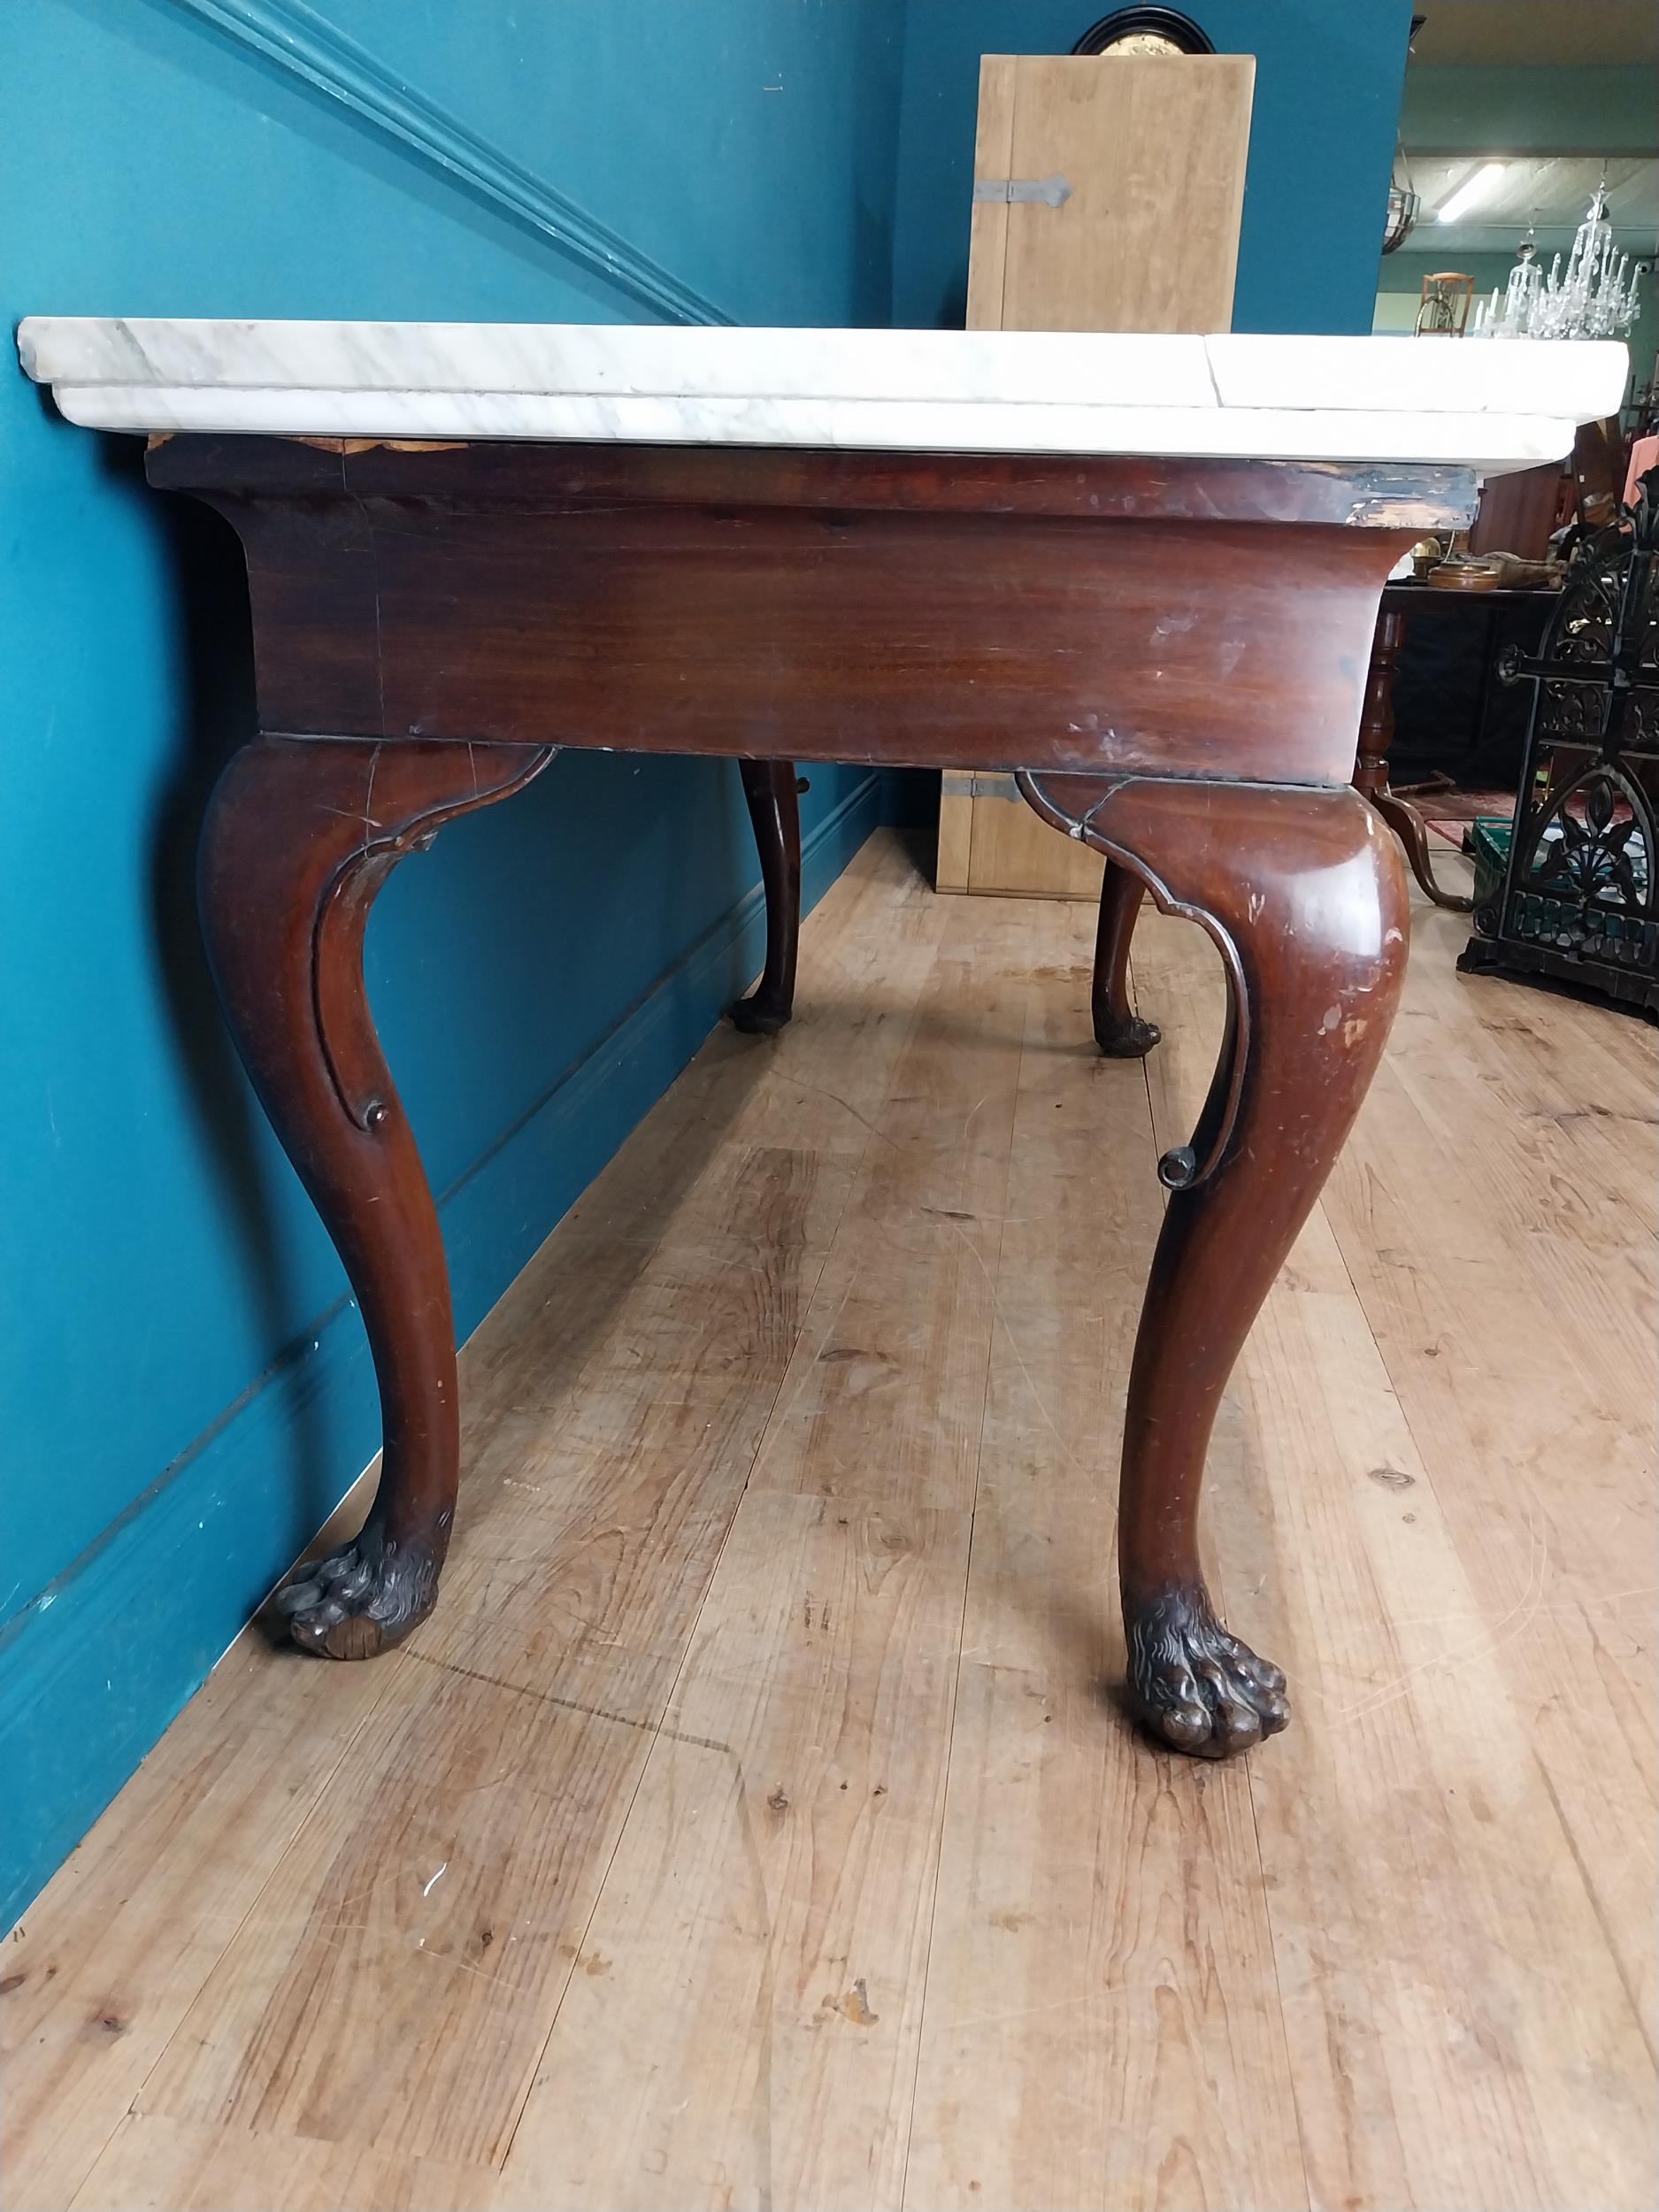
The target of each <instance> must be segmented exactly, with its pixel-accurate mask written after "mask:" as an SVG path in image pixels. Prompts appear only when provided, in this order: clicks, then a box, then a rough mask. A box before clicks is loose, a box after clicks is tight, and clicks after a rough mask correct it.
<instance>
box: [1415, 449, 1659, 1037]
mask: <svg viewBox="0 0 1659 2212" xmlns="http://www.w3.org/2000/svg"><path fill="white" fill-rule="evenodd" d="M1499 673H1500V675H1501V676H1502V679H1503V680H1504V681H1505V682H1506V683H1515V682H1518V681H1523V680H1530V681H1531V682H1532V685H1533V687H1534V688H1533V695H1532V717H1531V719H1530V721H1529V724H1528V726H1527V741H1526V752H1525V760H1524V763H1523V767H1522V775H1521V787H1520V793H1519V795H1518V797H1517V801H1516V809H1515V823H1514V827H1513V830H1512V833H1511V835H1510V840H1509V859H1508V864H1507V865H1506V867H1505V869H1504V872H1503V878H1502V887H1500V888H1498V889H1497V892H1496V896H1495V899H1494V897H1493V896H1491V895H1481V896H1478V898H1477V903H1476V907H1475V931H1476V934H1475V935H1474V936H1473V937H1471V939H1470V941H1469V945H1468V948H1467V949H1466V950H1465V952H1464V953H1463V957H1462V959H1460V961H1459V962H1458V965H1459V967H1461V968H1463V969H1465V970H1468V971H1474V972H1479V971H1482V970H1489V969H1494V968H1502V969H1507V970H1510V971H1513V972H1519V973H1522V974H1532V975H1548V976H1554V977H1555V978H1557V979H1562V980H1566V981H1572V982H1578V983H1582V984H1589V985H1592V986H1593V987H1594V988H1596V989H1597V990H1601V991H1604V992H1606V993H1608V994H1609V995H1611V996H1612V997H1614V998H1617V999H1621V1000H1624V1001H1626V1002H1631V1003H1633V1004H1635V1005H1638V1006H1641V1007H1644V1008H1647V1009H1649V1010H1659V866H1656V865H1655V858H1656V856H1655V837H1654V824H1655V814H1656V812H1659V807H1656V805H1655V800H1656V799H1659V469H1650V470H1649V471H1648V472H1647V475H1646V476H1644V477H1643V478H1642V480H1641V484H1640V498H1639V500H1638V503H1637V505H1636V507H1635V509H1634V510H1633V511H1625V513H1624V515H1623V517H1622V518H1621V519H1620V520H1619V521H1618V522H1617V523H1614V524H1612V525H1611V526H1609V527H1608V528H1606V529H1603V530H1600V531H1597V532H1595V533H1594V534H1592V535H1590V536H1587V537H1586V538H1585V539H1584V540H1583V541H1581V542H1580V544H1579V545H1578V549H1576V551H1575V552H1574V554H1573V556H1572V558H1571V562H1570V564H1569V566H1568V572H1567V580H1566V583H1565V584H1564V586H1563V589H1562V595H1561V603H1560V605H1559V606H1558V607H1557V608H1556V609H1555V612H1554V613H1553V614H1552V615H1551V617H1550V619H1549V623H1548V627H1547V628H1546V630H1545V632H1544V637H1543V642H1542V645H1541V646H1540V651H1539V655H1538V657H1537V659H1536V660H1531V659H1527V658H1525V657H1523V656H1521V655H1519V654H1517V653H1513V652H1511V653H1509V654H1507V655H1506V656H1505V657H1504V660H1503V661H1502V663H1501V664H1500V667H1499Z"/></svg>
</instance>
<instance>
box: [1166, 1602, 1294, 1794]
mask: <svg viewBox="0 0 1659 2212" xmlns="http://www.w3.org/2000/svg"><path fill="white" fill-rule="evenodd" d="M1128 1631H1129V1703H1130V1706H1131V1708H1132V1709H1133V1712H1134V1714H1135V1717H1136V1718H1137V1719H1138V1720H1140V1721H1141V1723H1142V1724H1143V1725H1144V1726H1146V1727H1147V1728H1148V1729H1150V1731H1151V1732H1152V1733H1153V1734H1154V1735H1155V1736H1157V1737H1160V1738H1161V1739H1162V1740H1163V1741H1164V1742H1165V1743H1166V1744H1169V1745H1171V1747H1173V1748H1174V1749H1175V1750H1177V1751H1187V1752H1190V1753H1192V1754H1193V1755H1194V1757H1196V1758H1200V1759H1225V1758H1230V1757H1231V1756H1232V1755H1233V1754H1234V1753H1235V1752H1240V1751H1248V1749H1249V1748H1250V1747H1251V1745H1252V1744H1256V1743H1260V1741H1261V1740H1262V1738H1263V1736H1273V1735H1277V1734H1278V1732H1279V1730H1280V1729H1281V1728H1283V1727H1284V1725H1285V1724H1286V1722H1287V1721H1288V1720H1289V1718H1290V1708H1289V1706H1288V1705H1287V1704H1286V1702H1285V1678H1284V1676H1283V1675H1282V1674H1281V1673H1280V1672H1279V1669H1278V1668H1277V1667H1276V1666H1274V1665H1273V1664H1272V1663H1271V1661H1270V1660H1266V1659H1258V1658H1257V1657H1256V1654H1255V1653H1254V1652H1253V1651H1252V1650H1251V1649H1250V1647H1249V1646H1248V1644H1246V1643H1242V1642H1240V1640H1239V1638H1238V1637H1236V1636H1233V1635H1230V1634H1229V1633H1228V1632H1227V1631H1226V1630H1225V1628H1224V1627H1223V1626H1222V1624H1221V1623H1220V1622H1219V1621H1218V1620H1217V1618H1216V1616H1215V1614H1214V1612H1213V1611H1212V1609H1211V1608H1210V1598H1209V1594H1208V1593H1207V1592H1206V1591H1205V1589H1204V1586H1203V1585H1202V1583H1200V1584H1198V1585H1196V1586H1194V1587H1190V1588H1177V1589H1172V1590H1167V1591H1165V1592H1164V1594H1163V1596H1162V1597H1160V1598H1157V1599H1156V1600H1155V1601H1153V1602H1152V1603H1151V1604H1150V1605H1148V1606H1145V1607H1142V1608H1141V1609H1138V1610H1131V1611H1130V1612H1129V1614H1128Z"/></svg>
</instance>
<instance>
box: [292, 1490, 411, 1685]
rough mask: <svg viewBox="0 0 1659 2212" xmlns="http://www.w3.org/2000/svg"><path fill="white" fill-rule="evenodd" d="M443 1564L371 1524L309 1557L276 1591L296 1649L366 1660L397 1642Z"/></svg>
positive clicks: (400, 1641)
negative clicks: (336, 1546)
mask: <svg viewBox="0 0 1659 2212" xmlns="http://www.w3.org/2000/svg"><path fill="white" fill-rule="evenodd" d="M441 1565H442V1559H441V1557H439V1556H436V1555H434V1553H433V1551H432V1549H431V1548H430V1546H428V1545H426V1544H399V1543H397V1542H396V1540H394V1539H392V1538H388V1537H386V1536H383V1535H382V1534H381V1533H380V1530H379V1529H377V1528H376V1527H374V1525H373V1523H371V1524H370V1525H368V1526H367V1527H365V1529H363V1530H362V1532H360V1533H359V1534H358V1535H357V1536H354V1537H353V1538H352V1540H351V1541H350V1542H349V1544H342V1545H341V1547H340V1548H339V1549H338V1550H337V1551H331V1552H328V1553H326V1555H324V1556H323V1557H322V1558H321V1559H313V1560H312V1561H311V1563H309V1564H308V1565H306V1566H303V1567H301V1568H300V1569H298V1570H297V1571H296V1574H295V1576H294V1578H293V1579H292V1580H291V1581H289V1582H285V1583H284V1584H283V1586H282V1587H281V1588H280V1590H279V1591H278V1592H277V1594H276V1605H277V1609H278V1611H279V1612H280V1613H283V1614H285V1615H286V1616H287V1617H288V1633H289V1635H290V1636H291V1637H292V1638H293V1639H294V1641H295V1642H296V1644H297V1645H298V1646H299V1647H300V1649H301V1650H302V1651H315V1652H320V1653H321V1654H322V1655H323V1656H324V1657H325V1658H328V1659H373V1657H374V1655H375V1654H376V1653H377V1652H381V1651H388V1650H390V1648H391V1647H392V1646H393V1645H394V1644H400V1643H402V1642H403V1639H404V1637H405V1636H407V1635H408V1633H409V1632H410V1630H411V1628H418V1627H419V1624H420V1623H421V1622H422V1621H424V1620H425V1619H426V1616H427V1614H428V1613H430V1612H431V1610H432V1609H433V1607H434V1604H435V1603H436V1602H437V1596H438V1570H439V1568H440V1566H441Z"/></svg>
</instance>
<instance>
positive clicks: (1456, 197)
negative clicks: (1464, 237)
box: [1434, 161, 1509, 223]
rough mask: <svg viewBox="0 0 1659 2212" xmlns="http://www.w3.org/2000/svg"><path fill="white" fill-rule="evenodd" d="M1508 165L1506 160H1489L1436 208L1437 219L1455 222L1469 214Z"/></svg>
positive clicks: (1444, 221)
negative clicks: (1461, 216)
mask: <svg viewBox="0 0 1659 2212" xmlns="http://www.w3.org/2000/svg"><path fill="white" fill-rule="evenodd" d="M1508 167H1509V164H1508V162H1506V161H1488V162H1486V164H1484V165H1483V166H1482V167H1480V168H1479V169H1477V170H1476V172H1475V173H1474V175H1473V176H1472V177H1465V178H1464V179H1463V182H1462V183H1461V184H1460V185H1459V186H1458V188H1457V189H1456V191H1455V192H1454V193H1453V195H1452V196H1451V198H1450V199H1449V200H1447V201H1445V202H1443V203H1442V204H1441V205H1440V207H1439V208H1437V209H1436V210H1435V214H1434V219H1435V221H1436V222H1437V223H1455V221H1456V220H1457V219H1458V217H1459V216H1460V215H1467V214H1468V212H1469V211H1470V209H1471V207H1474V206H1476V205H1477V204H1479V202H1480V201H1482V200H1484V199H1486V197H1487V196H1488V195H1489V194H1490V193H1491V191H1492V188H1493V187H1494V185H1495V184H1496V183H1497V181H1498V179H1499V178H1500V177H1501V176H1502V174H1503V173H1504V171H1505V170H1506V169H1507V168H1508Z"/></svg>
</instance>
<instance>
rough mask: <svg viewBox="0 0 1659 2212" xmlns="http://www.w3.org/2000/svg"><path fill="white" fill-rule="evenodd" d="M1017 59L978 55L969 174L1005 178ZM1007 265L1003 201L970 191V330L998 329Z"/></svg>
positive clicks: (1011, 148) (1009, 165) (1009, 166)
mask: <svg viewBox="0 0 1659 2212" xmlns="http://www.w3.org/2000/svg"><path fill="white" fill-rule="evenodd" d="M1018 67H1019V64H1018V60H1017V59H1016V58H1015V57H1014V56H1013V55H1011V54H982V55H981V56H980V57H979V130H978V133H977V134H976V136H975V138H974V142H973V174H974V178H975V180H976V183H977V180H979V178H981V177H1006V176H1008V175H1010V173H1011V171H1012V164H1013V159H1014V87H1015V73H1016V72H1017V70H1018ZM1007 264H1008V202H1007V201H1006V200H1005V199H987V198H984V197H982V196H981V195H980V194H979V192H978V191H977V190H976V191H975V193H974V196H973V207H972V213H971V215H970V217H969V219H968V315H967V323H968V328H969V329H970V330H1001V329H1002V281H1003V275H1004V272H1005V270H1006V268H1007Z"/></svg>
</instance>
